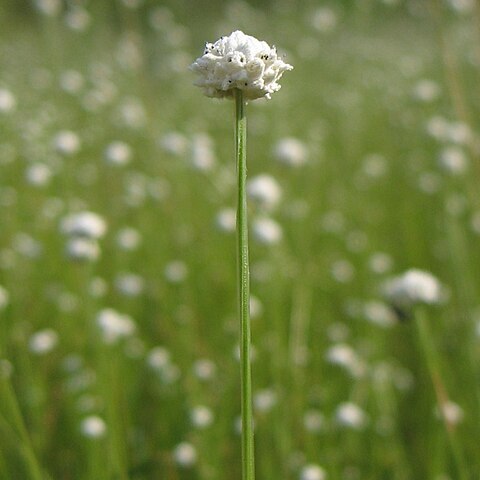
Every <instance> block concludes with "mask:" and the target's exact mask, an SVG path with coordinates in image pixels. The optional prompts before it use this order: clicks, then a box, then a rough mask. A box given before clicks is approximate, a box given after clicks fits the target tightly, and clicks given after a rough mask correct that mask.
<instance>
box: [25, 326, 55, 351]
mask: <svg viewBox="0 0 480 480" xmlns="http://www.w3.org/2000/svg"><path fill="white" fill-rule="evenodd" d="M57 343H58V333H57V332H56V331H55V330H53V329H51V328H46V329H45V330H40V331H38V332H36V333H34V334H33V335H32V336H31V337H30V340H29V341H28V346H29V348H30V351H31V352H32V353H35V354H37V355H44V354H46V353H48V352H50V351H52V350H53V349H54V348H55V347H56V346H57Z"/></svg>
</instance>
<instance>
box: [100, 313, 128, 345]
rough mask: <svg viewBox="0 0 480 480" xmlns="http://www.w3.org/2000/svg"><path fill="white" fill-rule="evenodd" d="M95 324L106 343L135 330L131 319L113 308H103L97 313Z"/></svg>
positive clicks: (126, 335) (113, 341)
mask: <svg viewBox="0 0 480 480" xmlns="http://www.w3.org/2000/svg"><path fill="white" fill-rule="evenodd" d="M97 325H98V327H99V328H100V330H101V331H102V334H103V339H104V340H105V343H108V344H113V343H116V342H117V341H118V340H120V339H121V338H125V337H129V336H130V335H132V334H133V332H134V331H135V323H134V322H133V319H132V318H131V317H130V316H128V315H124V314H121V313H119V312H117V311H115V310H114V309H113V308H105V309H103V310H101V311H100V312H99V313H98V314H97Z"/></svg>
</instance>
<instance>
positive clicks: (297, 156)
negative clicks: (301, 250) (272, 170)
mask: <svg viewBox="0 0 480 480" xmlns="http://www.w3.org/2000/svg"><path fill="white" fill-rule="evenodd" d="M273 156H274V157H275V159H276V160H278V161H279V162H280V163H283V164H284V165H288V166H289V167H301V166H302V165H304V164H305V163H306V161H307V157H308V150H307V147H306V145H305V144H304V143H303V142H302V141H301V140H299V139H298V138H293V137H285V138H282V139H281V140H279V141H278V142H277V144H276V145H275V146H274V148H273Z"/></svg>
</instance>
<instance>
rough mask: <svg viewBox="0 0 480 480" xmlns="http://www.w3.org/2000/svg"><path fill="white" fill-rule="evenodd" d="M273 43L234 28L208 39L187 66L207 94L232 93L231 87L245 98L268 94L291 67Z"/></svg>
mask: <svg viewBox="0 0 480 480" xmlns="http://www.w3.org/2000/svg"><path fill="white" fill-rule="evenodd" d="M292 68H293V67H292V66H291V65H289V64H288V63H285V62H284V61H283V60H282V59H280V58H279V57H278V55H277V51H276V49H275V47H273V48H272V47H270V46H269V45H268V44H267V43H266V42H263V41H259V40H257V39H256V38H254V37H251V36H250V35H245V34H244V33H243V32H241V31H239V30H237V31H235V32H233V33H231V34H230V35H229V36H228V37H221V38H220V39H219V40H217V41H216V42H215V43H207V44H206V45H205V50H204V54H203V56H201V57H199V58H197V60H195V62H194V63H193V64H192V65H191V66H190V69H191V70H192V71H193V72H194V73H196V74H197V75H198V76H199V78H198V80H197V81H196V82H195V84H196V85H197V86H199V87H201V88H202V89H203V92H204V94H205V95H206V96H207V97H217V98H223V97H232V96H233V92H234V89H236V88H238V89H239V90H242V91H243V93H244V96H245V98H247V99H249V100H255V99H257V98H270V96H271V94H272V93H274V92H277V91H278V90H280V85H279V83H278V81H279V80H280V78H281V77H282V75H283V72H285V71H287V70H292Z"/></svg>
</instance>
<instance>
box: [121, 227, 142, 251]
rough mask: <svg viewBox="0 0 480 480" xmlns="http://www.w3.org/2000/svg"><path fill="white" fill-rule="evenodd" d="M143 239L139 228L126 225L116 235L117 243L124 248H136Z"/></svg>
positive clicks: (128, 249)
mask: <svg viewBox="0 0 480 480" xmlns="http://www.w3.org/2000/svg"><path fill="white" fill-rule="evenodd" d="M141 241H142V236H141V234H140V232H139V231H138V230H136V229H135V228H132V227H125V228H122V229H121V230H119V231H118V233H117V236H116V242H117V245H118V246H119V247H120V248H121V249H122V250H127V251H130V250H136V249H137V248H138V247H139V245H140V243H141Z"/></svg>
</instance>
